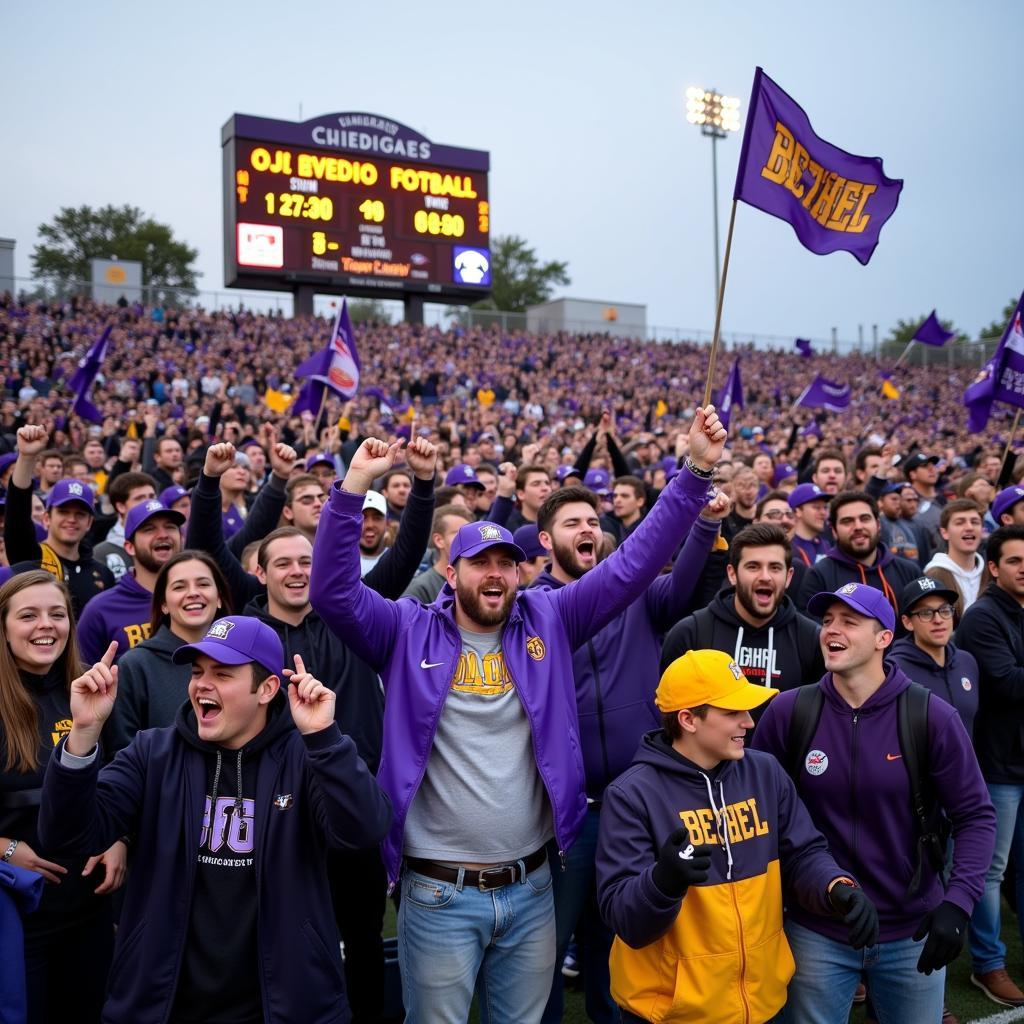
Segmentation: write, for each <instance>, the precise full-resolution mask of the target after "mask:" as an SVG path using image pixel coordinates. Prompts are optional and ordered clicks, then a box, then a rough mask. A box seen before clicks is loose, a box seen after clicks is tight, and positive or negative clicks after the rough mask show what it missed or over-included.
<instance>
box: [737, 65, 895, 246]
mask: <svg viewBox="0 0 1024 1024" xmlns="http://www.w3.org/2000/svg"><path fill="white" fill-rule="evenodd" d="M902 188H903V182H902V181H899V180H896V179H893V178H887V177H886V176H885V172H884V170H883V168H882V161H881V159H880V158H879V157H864V156H855V155H854V154H852V153H848V152H847V151H846V150H844V149H840V148H839V147H838V146H833V145H832V144H831V143H829V142H826V141H825V140H824V139H822V138H820V137H819V136H818V135H816V134H815V132H814V129H813V128H812V127H811V122H810V120H809V119H808V117H807V114H806V113H804V110H803V108H802V107H801V106H800V105H799V104H798V103H797V102H796V101H795V100H794V99H793V98H792V97H790V96H788V95H787V94H786V93H785V92H783V91H782V89H780V88H779V86H778V85H776V84H775V82H773V81H772V80H771V79H770V78H769V77H768V76H767V75H766V74H765V73H764V71H763V70H762V69H761V68H758V69H757V71H756V72H755V74H754V86H753V90H752V92H751V97H750V114H749V116H748V118H747V124H746V128H745V129H744V132H743V148H742V150H741V151H740V163H739V168H738V170H737V172H736V188H735V190H734V192H733V198H734V199H740V200H742V201H743V202H745V203H748V204H749V205H751V206H756V207H757V208H758V209H759V210H763V211H764V212H765V213H769V214H771V215H772V216H773V217H778V218H780V219H781V220H785V221H788V222H789V224H790V225H791V226H792V228H793V230H794V231H795V232H796V235H797V238H799V239H800V241H801V243H802V244H803V245H804V246H805V248H807V249H810V250H811V252H815V253H818V254H819V255H825V254H826V253H830V252H836V251H838V250H845V251H846V252H848V253H850V254H851V255H853V256H854V257H855V258H856V259H857V260H859V261H860V262H861V263H863V264H867V262H868V260H870V259H871V254H872V253H873V252H874V251H875V246H876V245H878V234H879V232H880V231H881V230H882V226H883V225H884V224H885V222H886V221H887V220H888V219H889V217H891V216H892V214H893V211H895V209H896V204H897V203H898V202H899V198H900V190H901V189H902Z"/></svg>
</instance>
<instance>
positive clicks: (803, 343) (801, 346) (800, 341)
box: [793, 338, 814, 359]
mask: <svg viewBox="0 0 1024 1024" xmlns="http://www.w3.org/2000/svg"><path fill="white" fill-rule="evenodd" d="M793 344H794V345H795V346H796V350H797V351H798V352H799V353H800V356H801V358H803V359H810V358H811V356H813V355H814V349H813V348H812V347H811V343H810V341H809V340H808V339H807V338H797V339H796V341H795V342H794V343H793Z"/></svg>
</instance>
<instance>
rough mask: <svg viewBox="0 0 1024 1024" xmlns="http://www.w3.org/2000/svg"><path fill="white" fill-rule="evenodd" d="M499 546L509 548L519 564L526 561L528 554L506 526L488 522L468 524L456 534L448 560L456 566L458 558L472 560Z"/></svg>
mask: <svg viewBox="0 0 1024 1024" xmlns="http://www.w3.org/2000/svg"><path fill="white" fill-rule="evenodd" d="M498 544H501V545H504V546H505V547H507V548H509V549H510V550H511V551H512V553H513V555H515V559H516V561H517V562H525V561H526V553H525V552H524V551H523V549H522V548H521V547H520V546H519V545H518V544H517V543H516V541H515V538H514V537H513V536H512V534H511V533H509V531H508V530H506V529H505V527H504V526H499V525H498V524H497V523H489V522H487V521H486V520H481V521H480V522H477V523H467V524H466V525H465V526H463V527H462V528H461V529H460V530H459V532H458V533H457V534H455V540H453V541H452V546H451V551H450V552H449V553H448V560H449V561H450V562H451V564H452V565H454V564H455V560H456V559H458V558H470V557H472V556H473V555H478V554H480V552H481V551H486V550H487V549H488V548H493V547H495V546H496V545H498Z"/></svg>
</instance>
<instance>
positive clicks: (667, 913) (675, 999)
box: [597, 651, 878, 1024]
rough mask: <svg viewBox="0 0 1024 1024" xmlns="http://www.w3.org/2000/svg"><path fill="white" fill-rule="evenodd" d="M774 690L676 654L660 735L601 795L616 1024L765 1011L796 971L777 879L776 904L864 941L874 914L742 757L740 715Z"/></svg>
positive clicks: (708, 655) (773, 768) (710, 1022)
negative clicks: (792, 905) (794, 905)
mask: <svg viewBox="0 0 1024 1024" xmlns="http://www.w3.org/2000/svg"><path fill="white" fill-rule="evenodd" d="M778 692H779V691H778V690H774V689H771V688H770V687H764V686H754V685H753V684H752V683H750V682H749V681H748V680H747V679H746V677H745V676H744V675H743V673H742V672H741V671H740V669H739V667H738V666H737V665H736V663H735V662H734V661H733V660H732V659H731V658H730V657H729V655H727V654H724V653H722V652H721V651H689V652H688V653H687V654H685V655H683V657H681V658H678V659H676V660H675V661H674V662H672V664H671V665H669V666H668V668H667V669H666V670H665V673H664V675H663V676H662V677H661V682H660V683H659V684H658V690H657V693H656V694H655V703H656V704H657V706H658V708H659V710H660V711H661V712H662V719H663V730H661V731H656V732H652V733H648V734H647V735H646V736H645V737H644V739H643V742H642V743H641V745H640V749H639V751H638V752H637V755H636V758H635V759H634V762H633V765H632V767H631V768H630V769H629V770H628V771H626V772H625V773H624V774H623V775H621V776H619V778H618V779H616V780H615V782H613V783H612V784H611V785H610V786H609V787H608V788H607V790H606V791H605V798H604V807H603V810H602V813H601V832H600V839H599V842H598V850H597V884H598V899H599V902H600V906H601V913H602V914H603V915H604V918H605V920H606V921H607V923H608V924H609V926H610V927H611V928H612V929H613V930H614V931H615V936H616V938H615V943H614V945H613V947H612V953H611V982H612V996H613V998H614V999H615V1001H616V1002H617V1003H618V1005H619V1006H620V1007H621V1008H622V1010H623V1021H625V1022H628V1024H636V1022H646V1021H650V1022H653V1024H657V1022H661V1021H684V1020H685V1021H687V1022H691V1024H729V1022H733V1021H735V1022H737V1024H738V1022H741V1021H743V1022H747V1021H750V1022H752V1024H758V1022H764V1021H767V1020H769V1019H770V1018H771V1017H773V1016H774V1015H775V1013H776V1012H777V1011H778V1010H779V1009H780V1008H781V1007H782V1005H783V1004H784V1003H785V1001H786V985H787V983H788V982H789V979H790V977H791V976H792V974H793V969H794V964H793V957H792V954H791V953H790V950H789V945H788V944H787V942H786V936H785V933H784V931H783V930H782V889H783V883H784V882H785V885H786V887H787V898H790V899H796V900H797V901H798V902H799V903H800V904H801V905H803V906H805V907H807V908H808V909H809V910H812V911H813V912H814V913H817V914H829V915H833V916H841V917H842V919H843V921H844V922H845V923H846V925H847V927H848V935H849V941H850V944H851V945H852V946H854V947H855V948H861V947H863V946H867V945H870V944H872V943H873V942H874V941H875V938H876V936H877V932H878V915H877V913H876V912H875V908H874V906H873V905H872V904H871V902H870V901H869V900H868V899H867V897H866V896H865V895H864V892H863V890H862V889H860V887H859V886H858V885H857V883H856V881H855V880H854V879H853V878H851V877H850V876H849V875H848V874H846V873H845V872H844V871H842V870H841V869H840V868H839V866H838V865H837V864H836V862H835V861H834V860H833V859H832V857H831V856H830V855H829V853H828V850H827V848H826V845H825V840H824V838H823V837H822V835H821V833H820V832H818V831H817V829H815V827H814V825H813V824H812V823H811V819H810V817H809V816H808V814H807V811H806V810H805V809H804V806H803V804H802V803H801V802H800V800H799V798H798V797H797V795H796V790H795V789H794V787H793V783H792V781H791V780H790V778H789V776H788V775H786V773H785V771H784V770H783V769H782V767H781V766H780V765H779V763H778V762H777V761H776V760H775V759H774V758H772V757H766V756H765V755H764V754H762V753H760V752H759V751H747V750H745V747H744V740H745V737H746V734H747V731H748V730H749V729H752V728H753V727H754V722H753V719H752V718H751V716H750V712H751V710H752V709H753V708H756V707H758V706H759V705H761V704H763V703H764V702H765V701H767V700H768V699H770V698H771V697H774V696H775V695H776V694H777V693H778ZM680 826H682V827H680Z"/></svg>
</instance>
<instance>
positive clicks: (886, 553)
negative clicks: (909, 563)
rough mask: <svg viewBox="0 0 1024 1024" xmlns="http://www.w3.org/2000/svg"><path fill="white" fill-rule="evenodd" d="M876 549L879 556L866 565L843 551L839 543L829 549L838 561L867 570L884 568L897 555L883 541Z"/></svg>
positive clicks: (852, 567)
mask: <svg viewBox="0 0 1024 1024" xmlns="http://www.w3.org/2000/svg"><path fill="white" fill-rule="evenodd" d="M876 551H877V554H878V557H877V558H876V559H875V561H874V562H873V563H872V564H871V565H865V564H864V563H863V562H858V561H857V559H856V558H853V557H852V556H851V555H848V554H847V553H846V552H845V551H843V550H842V549H841V548H840V547H839V545H838V544H835V545H833V546H832V547H830V548H829V549H828V557H829V558H834V559H835V560H836V561H837V562H839V563H841V564H842V565H846V566H849V567H850V568H851V569H863V570H864V571H865V572H874V571H875V570H876V569H877V568H878V567H879V566H882V567H883V568H884V567H885V566H887V565H888V564H889V563H890V562H891V561H892V560H893V559H894V558H895V557H896V556H895V555H894V554H893V553H892V552H891V551H890V550H889V548H888V547H886V545H885V544H883V543H882V542H881V541H879V542H878V547H877V549H876Z"/></svg>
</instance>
